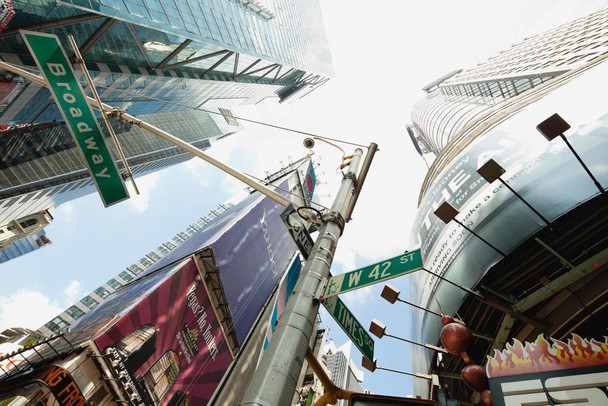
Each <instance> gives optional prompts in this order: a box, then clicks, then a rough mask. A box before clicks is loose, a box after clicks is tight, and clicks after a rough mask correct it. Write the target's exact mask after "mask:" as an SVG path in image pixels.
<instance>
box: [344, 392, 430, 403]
mask: <svg viewBox="0 0 608 406" xmlns="http://www.w3.org/2000/svg"><path fill="white" fill-rule="evenodd" d="M348 405H349V406H393V405H394V406H423V405H427V406H439V404H438V403H437V402H435V401H434V400H428V399H414V398H399V397H394V396H384V395H371V394H366V393H354V394H352V395H351V396H350V398H348Z"/></svg>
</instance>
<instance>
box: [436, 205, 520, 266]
mask: <svg viewBox="0 0 608 406" xmlns="http://www.w3.org/2000/svg"><path fill="white" fill-rule="evenodd" d="M458 213H459V212H458V210H456V209H455V208H454V206H452V205H451V204H449V203H448V202H443V203H442V204H441V206H439V207H438V208H437V210H435V215H436V216H437V217H439V218H440V219H441V221H443V222H444V223H445V224H448V223H449V222H450V221H452V220H454V222H456V223H457V224H458V225H460V226H461V227H463V228H464V229H466V230H467V231H468V232H469V233H471V234H473V235H474V236H475V237H477V238H479V239H480V240H481V241H483V242H484V243H486V244H487V245H488V246H489V247H490V248H492V249H493V250H494V251H496V252H498V253H499V254H500V255H502V256H503V257H508V256H507V254H505V253H504V252H502V251H501V250H499V249H498V248H496V247H495V246H493V245H492V244H490V243H489V242H488V241H487V240H486V239H485V238H483V237H482V236H480V235H479V234H477V233H475V232H474V231H473V230H471V229H470V228H469V227H467V226H465V225H464V224H462V222H461V221H460V220H458V219H457V218H456V215H457V214H458Z"/></svg>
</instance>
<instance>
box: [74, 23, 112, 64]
mask: <svg viewBox="0 0 608 406" xmlns="http://www.w3.org/2000/svg"><path fill="white" fill-rule="evenodd" d="M116 21H117V20H115V19H113V18H110V17H108V18H106V20H105V21H104V22H103V23H102V24H101V25H100V26H99V28H98V29H97V31H95V32H94V33H93V35H91V36H90V37H89V38H88V39H87V40H86V42H85V43H84V44H82V45H81V46H80V54H81V55H85V54H86V53H87V52H89V51H90V50H91V48H93V46H95V44H97V42H99V40H100V39H101V38H103V36H104V35H106V33H107V32H108V31H109V30H110V28H112V26H113V25H114V24H116Z"/></svg>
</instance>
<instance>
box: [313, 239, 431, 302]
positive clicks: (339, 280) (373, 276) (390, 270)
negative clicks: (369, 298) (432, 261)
mask: <svg viewBox="0 0 608 406" xmlns="http://www.w3.org/2000/svg"><path fill="white" fill-rule="evenodd" d="M420 268H422V256H421V255H420V250H419V249H418V250H414V251H410V252H406V253H405V254H401V255H398V256H396V257H394V258H390V259H387V260H384V261H381V262H378V263H376V264H372V265H368V266H366V267H363V268H360V269H356V270H354V271H352V272H347V273H343V274H342V275H336V276H333V277H331V278H329V281H328V283H327V287H326V288H325V293H324V294H323V297H322V299H325V298H328V297H331V296H335V295H340V294H342V293H344V292H349V291H351V290H355V289H359V288H363V287H365V286H368V285H373V284H374V283H378V282H383V281H386V280H389V279H392V278H396V277H397V276H401V275H405V274H407V273H410V272H414V271H417V270H419V269H420Z"/></svg>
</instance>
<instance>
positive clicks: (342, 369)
mask: <svg viewBox="0 0 608 406" xmlns="http://www.w3.org/2000/svg"><path fill="white" fill-rule="evenodd" d="M351 349H352V343H351V342H350V341H347V342H346V343H344V344H342V345H341V346H340V347H336V345H335V344H334V342H333V341H330V342H329V344H328V345H327V346H326V348H325V350H324V355H323V356H322V357H323V359H324V360H325V365H327V369H328V370H329V372H330V377H331V380H332V382H333V383H334V384H335V385H336V386H338V387H340V388H343V389H346V390H350V391H353V392H361V383H362V382H363V378H364V373H363V371H361V370H360V369H359V368H357V365H356V363H355V361H354V360H353V358H351ZM347 404H348V400H339V401H338V402H337V403H336V405H338V406H346V405H347Z"/></svg>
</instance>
